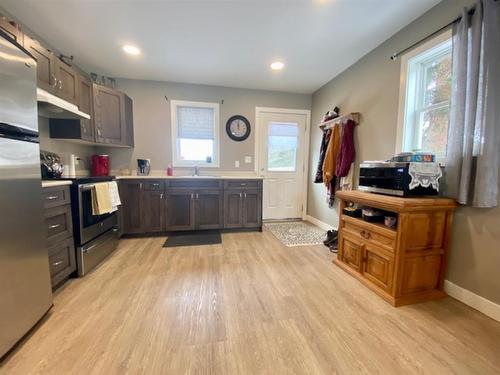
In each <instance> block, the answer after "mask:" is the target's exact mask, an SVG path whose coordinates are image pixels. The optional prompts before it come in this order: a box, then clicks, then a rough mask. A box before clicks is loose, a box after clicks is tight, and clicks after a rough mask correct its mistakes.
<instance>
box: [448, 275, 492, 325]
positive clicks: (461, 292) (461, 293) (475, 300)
mask: <svg viewBox="0 0 500 375" xmlns="http://www.w3.org/2000/svg"><path fill="white" fill-rule="evenodd" d="M444 291H445V292H446V293H448V295H449V296H450V297H453V298H455V299H457V300H459V301H460V302H462V303H464V304H466V305H468V306H470V307H472V308H474V309H476V310H478V311H480V312H482V313H483V314H484V315H486V316H489V317H490V318H492V319H494V320H496V321H498V322H500V305H498V304H496V303H494V302H492V301H490V300H488V299H486V298H484V297H481V296H479V295H477V294H475V293H472V292H471V291H469V290H467V289H464V288H462V287H460V286H458V285H456V284H454V283H452V282H451V281H449V280H445V281H444Z"/></svg>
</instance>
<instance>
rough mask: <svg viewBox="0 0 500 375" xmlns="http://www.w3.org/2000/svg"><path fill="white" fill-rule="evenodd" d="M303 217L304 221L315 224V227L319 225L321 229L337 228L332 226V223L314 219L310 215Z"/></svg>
mask: <svg viewBox="0 0 500 375" xmlns="http://www.w3.org/2000/svg"><path fill="white" fill-rule="evenodd" d="M303 219H304V220H305V221H308V222H310V223H311V224H314V225H316V226H317V227H319V228H321V229H323V230H331V229H335V230H337V229H338V228H336V227H334V226H333V225H330V224H327V223H325V222H324V221H321V220H319V219H316V218H315V217H312V216H310V215H305V216H304V218H303Z"/></svg>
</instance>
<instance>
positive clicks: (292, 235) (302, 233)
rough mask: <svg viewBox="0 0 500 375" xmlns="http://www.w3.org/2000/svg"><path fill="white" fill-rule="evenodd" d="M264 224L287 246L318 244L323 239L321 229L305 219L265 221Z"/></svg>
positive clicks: (321, 242) (323, 234)
mask: <svg viewBox="0 0 500 375" xmlns="http://www.w3.org/2000/svg"><path fill="white" fill-rule="evenodd" d="M264 226H265V227H266V229H268V230H269V231H270V232H271V233H272V234H274V236H275V237H276V238H277V239H278V240H280V241H281V243H283V245H285V246H288V247H291V246H306V245H320V244H323V240H324V239H325V231H324V230H323V229H320V228H318V227H317V226H315V225H312V224H310V223H308V222H305V221H295V222H286V223H265V224H264Z"/></svg>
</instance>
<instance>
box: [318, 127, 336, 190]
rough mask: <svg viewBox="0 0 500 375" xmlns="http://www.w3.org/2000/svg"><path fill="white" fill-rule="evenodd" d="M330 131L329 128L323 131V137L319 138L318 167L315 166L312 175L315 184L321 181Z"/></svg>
mask: <svg viewBox="0 0 500 375" xmlns="http://www.w3.org/2000/svg"><path fill="white" fill-rule="evenodd" d="M331 133H332V132H331V131H330V130H327V131H325V132H323V137H322V138H321V146H320V148H319V160H318V167H317V168H316V175H315V176H314V183H316V184H318V183H320V182H323V162H324V161H325V154H326V149H327V147H328V141H329V140H330V135H331Z"/></svg>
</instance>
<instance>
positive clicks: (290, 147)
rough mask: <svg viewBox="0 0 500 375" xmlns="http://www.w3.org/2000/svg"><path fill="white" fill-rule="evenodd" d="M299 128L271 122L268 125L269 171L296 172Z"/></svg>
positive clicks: (295, 125)
mask: <svg viewBox="0 0 500 375" xmlns="http://www.w3.org/2000/svg"><path fill="white" fill-rule="evenodd" d="M298 137H299V127H298V124H294V123H282V122H270V123H269V125H268V143H267V145H268V147H267V170H268V171H271V172H295V170H296V167H297V148H298V144H299V142H298Z"/></svg>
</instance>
